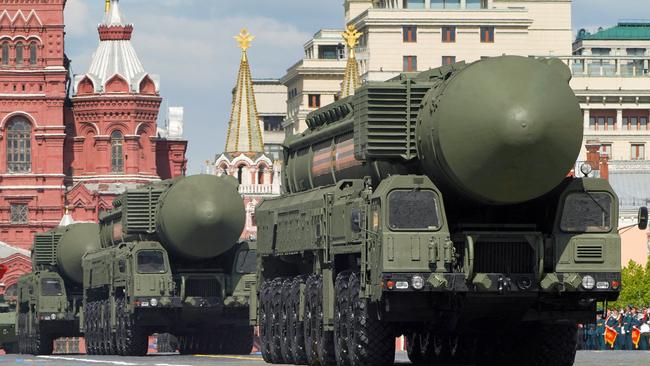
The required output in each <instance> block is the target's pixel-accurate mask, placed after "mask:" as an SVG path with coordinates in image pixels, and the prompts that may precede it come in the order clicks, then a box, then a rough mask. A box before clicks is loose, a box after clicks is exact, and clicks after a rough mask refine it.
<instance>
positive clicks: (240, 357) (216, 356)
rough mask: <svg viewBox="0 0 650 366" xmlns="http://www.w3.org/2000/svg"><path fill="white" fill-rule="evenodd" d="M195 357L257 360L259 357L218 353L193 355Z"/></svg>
mask: <svg viewBox="0 0 650 366" xmlns="http://www.w3.org/2000/svg"><path fill="white" fill-rule="evenodd" d="M194 356H196V357H205V358H223V359H226V360H228V359H230V360H243V361H259V360H261V359H262V358H261V357H246V356H219V355H194Z"/></svg>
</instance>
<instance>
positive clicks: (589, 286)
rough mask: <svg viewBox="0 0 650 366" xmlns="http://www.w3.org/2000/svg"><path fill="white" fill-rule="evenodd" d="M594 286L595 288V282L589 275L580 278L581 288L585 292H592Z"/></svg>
mask: <svg viewBox="0 0 650 366" xmlns="http://www.w3.org/2000/svg"><path fill="white" fill-rule="evenodd" d="M594 286H596V280H594V278H593V277H591V276H590V275H586V276H584V277H582V287H584V288H585V289H586V290H593V289H594Z"/></svg>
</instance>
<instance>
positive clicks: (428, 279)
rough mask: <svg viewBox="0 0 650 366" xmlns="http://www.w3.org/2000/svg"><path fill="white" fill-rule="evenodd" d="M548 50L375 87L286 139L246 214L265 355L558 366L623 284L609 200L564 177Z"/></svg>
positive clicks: (328, 360) (557, 69)
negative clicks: (253, 236)
mask: <svg viewBox="0 0 650 366" xmlns="http://www.w3.org/2000/svg"><path fill="white" fill-rule="evenodd" d="M569 80H570V73H569V71H568V69H567V68H566V66H564V65H563V64H562V63H561V62H560V61H559V60H536V59H531V58H522V57H498V58H493V59H489V60H485V61H479V62H476V63H473V64H470V65H465V64H464V63H460V64H455V65H451V66H447V67H443V68H440V69H435V70H431V71H427V72H423V73H420V74H404V75H402V76H400V77H398V78H396V79H393V80H389V81H387V82H368V83H367V84H365V85H364V86H362V87H361V88H360V89H359V90H357V92H356V95H355V96H352V97H349V98H346V99H342V100H340V101H338V102H336V103H334V104H332V105H329V106H326V107H324V108H321V109H320V110H318V111H315V112H313V113H311V114H310V115H309V116H308V118H307V123H308V125H309V127H310V128H309V130H308V131H306V132H304V133H302V134H300V135H293V136H288V137H287V139H286V141H285V168H284V173H285V175H284V179H285V180H284V187H285V189H287V191H288V192H287V193H286V194H284V195H283V196H282V197H280V198H277V199H270V200H265V201H263V202H262V203H261V204H260V205H259V207H258V208H257V211H256V219H257V224H258V284H259V286H260V287H259V289H256V290H257V294H258V298H257V301H256V303H255V307H252V308H251V318H252V319H253V320H254V321H256V322H257V324H258V325H259V326H260V338H261V343H262V355H263V357H264V359H265V360H266V361H267V362H270V363H295V364H311V365H317V364H320V365H334V364H338V365H354V366H366V365H367V366H370V365H373V366H374V365H392V364H393V361H394V360H393V359H394V352H395V347H394V339H395V337H396V336H399V335H406V336H407V344H408V351H409V357H410V359H411V360H412V361H413V362H414V363H416V364H430V363H437V362H441V363H445V362H448V361H461V362H465V361H466V362H477V363H479V364H482V365H483V364H484V365H510V364H512V365H515V364H521V362H522V360H525V361H526V364H527V365H539V366H542V365H559V366H569V365H572V364H573V361H574V357H575V342H576V323H577V322H589V321H592V320H593V319H594V317H595V316H594V314H595V312H596V303H597V302H599V301H609V300H615V299H616V298H617V297H618V294H619V291H620V280H621V275H620V272H621V267H620V236H619V234H618V231H617V217H618V198H617V196H616V194H615V192H614V191H613V190H612V188H611V186H610V185H609V184H608V182H607V181H605V180H600V179H589V178H585V179H582V178H573V177H567V173H568V172H569V171H570V169H571V167H572V166H573V164H574V163H575V161H576V159H577V157H578V153H579V150H580V145H581V143H582V137H583V136H582V117H581V113H580V107H579V104H578V101H577V99H576V97H575V95H574V94H573V92H572V90H571V88H570V87H569V85H568V82H569Z"/></svg>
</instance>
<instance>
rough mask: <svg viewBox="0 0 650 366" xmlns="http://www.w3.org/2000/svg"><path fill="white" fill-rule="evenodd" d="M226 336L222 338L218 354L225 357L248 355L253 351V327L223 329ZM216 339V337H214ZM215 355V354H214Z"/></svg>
mask: <svg viewBox="0 0 650 366" xmlns="http://www.w3.org/2000/svg"><path fill="white" fill-rule="evenodd" d="M225 332H226V333H225V334H226V335H227V336H225V337H223V342H222V343H221V347H218V346H219V345H218V344H217V347H218V348H217V349H216V350H218V352H219V353H223V354H226V355H250V354H251V351H252V350H253V334H254V331H253V327H251V326H247V325H245V326H232V327H227V328H226V329H225ZM215 338H216V337H215ZM211 348H212V347H211ZM215 353H216V352H215Z"/></svg>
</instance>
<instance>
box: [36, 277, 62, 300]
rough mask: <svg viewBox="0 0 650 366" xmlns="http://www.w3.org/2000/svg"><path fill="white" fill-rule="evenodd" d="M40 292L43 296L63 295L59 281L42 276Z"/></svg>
mask: <svg viewBox="0 0 650 366" xmlns="http://www.w3.org/2000/svg"><path fill="white" fill-rule="evenodd" d="M41 294H42V295H43V296H63V288H62V287H61V281H59V280H57V279H56V278H44V279H42V280H41Z"/></svg>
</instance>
